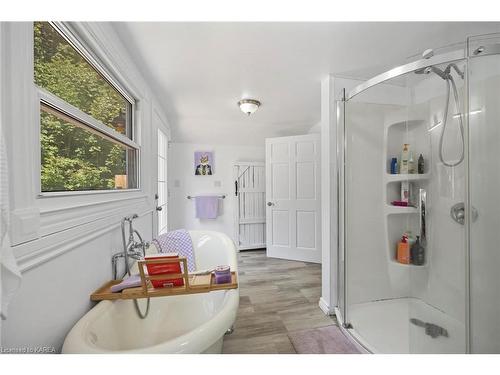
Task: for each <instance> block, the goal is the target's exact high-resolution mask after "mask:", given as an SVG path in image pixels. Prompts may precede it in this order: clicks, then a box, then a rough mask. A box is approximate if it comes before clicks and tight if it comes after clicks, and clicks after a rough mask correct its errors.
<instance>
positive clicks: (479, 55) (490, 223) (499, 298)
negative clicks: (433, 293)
mask: <svg viewBox="0 0 500 375" xmlns="http://www.w3.org/2000/svg"><path fill="white" fill-rule="evenodd" d="M469 53H470V56H471V57H470V59H469V72H470V74H469V102H470V105H469V129H470V130H469V143H470V157H469V171H470V182H469V195H470V208H471V211H472V212H473V213H472V215H469V216H470V217H471V218H472V220H470V239H469V243H470V351H471V352H472V353H500V288H499V285H500V272H499V270H500V251H499V249H498V246H499V245H498V244H499V243H500V200H499V199H498V195H499V192H500V156H499V155H498V149H499V146H500V124H499V119H500V54H499V53H500V36H499V35H498V34H497V35H487V36H481V37H476V38H471V39H470V40H469Z"/></svg>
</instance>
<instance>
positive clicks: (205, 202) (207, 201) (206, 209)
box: [194, 195, 219, 219]
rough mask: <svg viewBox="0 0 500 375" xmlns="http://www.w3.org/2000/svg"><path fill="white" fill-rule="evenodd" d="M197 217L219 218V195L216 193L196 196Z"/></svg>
mask: <svg viewBox="0 0 500 375" xmlns="http://www.w3.org/2000/svg"><path fill="white" fill-rule="evenodd" d="M194 200H195V206H196V217H197V218H198V219H217V216H218V215H219V197H218V196H216V195H206V196H203V195H202V196H198V197H195V198H194Z"/></svg>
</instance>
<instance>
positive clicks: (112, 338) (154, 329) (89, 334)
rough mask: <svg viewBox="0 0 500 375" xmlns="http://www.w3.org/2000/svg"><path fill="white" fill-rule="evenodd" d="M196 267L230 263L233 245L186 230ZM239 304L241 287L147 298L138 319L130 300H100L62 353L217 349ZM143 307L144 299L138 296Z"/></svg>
mask: <svg viewBox="0 0 500 375" xmlns="http://www.w3.org/2000/svg"><path fill="white" fill-rule="evenodd" d="M189 233H190V235H191V238H192V240H193V246H194V249H195V258H196V267H197V269H198V270H203V269H210V268H213V267H215V266H217V265H222V264H228V265H230V266H231V270H234V271H237V267H238V265H237V258H236V249H235V246H234V244H233V242H232V241H231V239H230V238H229V237H227V236H226V235H225V234H222V233H218V232H211V231H190V232H189ZM238 304H239V290H238V289H231V290H221V291H216V292H210V293H200V294H192V295H182V296H172V297H157V298H151V305H150V310H149V315H148V316H147V317H146V319H140V318H139V317H138V316H137V313H136V311H135V307H134V304H133V302H132V300H119V301H114V302H111V301H101V302H99V303H98V304H97V305H96V306H95V307H94V308H93V309H91V310H90V311H89V312H88V313H87V314H85V315H84V316H83V317H82V318H81V319H80V320H79V321H78V322H77V323H76V325H75V326H74V327H73V328H72V329H71V331H70V332H69V334H68V335H67V336H66V339H65V341H64V345H63V348H62V352H63V353H220V352H221V351H222V340H223V337H224V334H225V332H226V331H227V330H228V329H230V328H231V326H232V325H233V323H234V321H235V319H236V312H237V310H238ZM139 306H140V307H141V310H142V311H145V307H146V300H145V299H143V300H139Z"/></svg>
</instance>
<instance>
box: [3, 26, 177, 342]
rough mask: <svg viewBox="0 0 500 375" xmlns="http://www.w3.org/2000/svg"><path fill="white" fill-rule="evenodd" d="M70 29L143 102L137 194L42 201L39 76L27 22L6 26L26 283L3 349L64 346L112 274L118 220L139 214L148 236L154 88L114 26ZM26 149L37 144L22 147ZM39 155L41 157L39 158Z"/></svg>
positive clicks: (7, 117) (6, 84)
mask: <svg viewBox="0 0 500 375" xmlns="http://www.w3.org/2000/svg"><path fill="white" fill-rule="evenodd" d="M74 26H75V29H74V31H75V32H76V33H77V34H78V35H79V36H80V38H81V40H83V41H84V42H85V43H86V44H88V45H89V46H90V47H92V51H93V52H95V53H96V55H97V56H98V57H99V59H100V60H101V61H102V62H103V63H104V65H106V67H107V68H108V69H109V70H110V71H112V72H113V74H114V75H115V76H116V77H117V78H118V79H119V80H120V81H121V82H122V84H124V85H125V86H126V87H127V88H130V90H131V91H132V93H133V95H134V96H135V98H136V99H137V100H138V112H137V118H136V121H137V133H138V140H137V141H138V143H139V145H140V146H141V188H140V190H139V191H134V192H112V193H108V194H88V195H73V196H65V197H46V198H43V199H41V198H39V197H38V195H37V180H38V179H39V160H38V159H37V155H39V154H40V153H39V151H38V152H37V151H36V150H39V145H40V141H39V134H38V133H37V132H36V131H33V129H37V128H38V123H37V112H38V111H39V103H38V101H37V96H36V88H35V86H34V83H33V65H32V64H33V41H32V39H33V30H32V24H31V23H1V24H0V27H1V28H2V33H1V34H0V36H1V37H2V40H1V43H0V46H1V48H2V50H1V54H0V56H2V60H1V64H0V67H1V77H2V79H1V81H2V86H1V88H0V89H1V90H2V95H0V97H2V103H1V105H2V108H1V109H2V111H1V114H2V118H1V120H2V123H3V124H4V125H5V126H6V128H7V134H6V138H7V148H8V150H7V151H8V157H9V172H10V174H9V187H10V204H11V210H12V211H11V223H12V225H11V227H12V228H11V239H12V240H13V242H14V244H15V246H14V247H13V251H14V255H15V257H16V259H17V261H18V264H19V267H20V269H21V271H22V276H23V280H22V285H21V288H20V290H19V291H18V293H17V294H16V295H15V297H14V298H13V300H12V302H11V305H10V309H9V311H8V318H7V320H6V321H3V322H1V323H2V325H1V333H2V334H1V342H0V346H2V347H3V348H11V347H35V346H49V347H54V348H55V350H56V351H59V350H60V348H61V346H62V344H63V340H64V337H65V336H66V334H67V333H68V331H69V329H70V328H71V327H72V326H73V325H74V324H75V323H76V321H77V320H78V319H79V318H80V317H81V316H82V315H84V314H85V313H86V312H87V311H88V309H89V308H91V307H92V305H93V304H92V303H91V302H90V299H89V296H90V294H91V293H92V292H93V291H94V290H95V289H96V288H97V287H98V286H100V285H101V284H103V283H104V282H106V281H107V280H109V279H110V278H111V277H112V272H111V255H112V254H113V253H115V252H118V251H120V250H121V240H120V229H119V223H120V219H121V218H122V217H123V216H126V215H130V214H132V213H138V214H139V216H140V217H139V219H137V221H136V228H137V229H138V230H139V231H140V233H141V234H142V235H143V236H144V238H145V239H146V240H150V239H151V237H152V223H153V220H154V219H155V216H156V215H155V214H154V213H153V207H154V199H153V195H154V192H155V190H156V187H155V180H156V156H155V150H156V130H154V133H153V131H152V130H153V129H152V123H151V118H152V113H153V111H155V112H157V113H158V114H161V116H162V117H163V121H164V122H165V123H167V121H166V117H165V116H164V114H163V113H162V111H161V109H160V108H159V106H158V105H157V104H156V103H157V100H156V99H155V97H154V94H153V93H152V92H151V91H150V89H149V88H148V86H147V84H146V82H145V80H144V79H143V77H142V75H141V73H140V72H139V70H138V69H137V68H136V67H135V66H134V65H133V64H132V63H131V59H130V58H129V55H128V52H127V50H126V48H125V47H124V46H123V44H122V43H121V41H120V40H119V39H118V38H117V36H116V35H115V34H114V31H113V29H112V28H111V27H110V26H109V24H86V23H78V24H75V25H74ZM25 150H35V151H34V152H25ZM37 160H38V161H37Z"/></svg>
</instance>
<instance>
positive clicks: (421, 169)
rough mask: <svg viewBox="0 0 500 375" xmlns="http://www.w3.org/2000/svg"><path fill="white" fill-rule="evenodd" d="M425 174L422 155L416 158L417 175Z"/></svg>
mask: <svg viewBox="0 0 500 375" xmlns="http://www.w3.org/2000/svg"><path fill="white" fill-rule="evenodd" d="M424 173H425V162H424V157H423V156H422V154H420V156H419V157H418V174H424Z"/></svg>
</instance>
